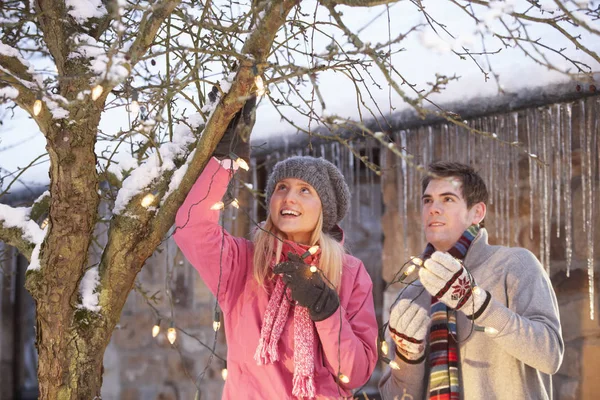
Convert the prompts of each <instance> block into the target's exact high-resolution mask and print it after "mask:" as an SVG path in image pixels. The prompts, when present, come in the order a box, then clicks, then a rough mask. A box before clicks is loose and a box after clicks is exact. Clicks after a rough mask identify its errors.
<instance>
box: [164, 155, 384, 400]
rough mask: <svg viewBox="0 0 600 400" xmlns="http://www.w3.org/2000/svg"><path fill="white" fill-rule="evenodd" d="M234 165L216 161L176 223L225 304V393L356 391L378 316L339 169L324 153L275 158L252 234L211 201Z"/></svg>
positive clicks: (365, 373) (278, 395)
mask: <svg viewBox="0 0 600 400" xmlns="http://www.w3.org/2000/svg"><path fill="white" fill-rule="evenodd" d="M235 169H237V164H236V163H235V162H233V161H231V160H223V161H218V160H217V159H216V158H212V159H211V160H210V161H209V163H208V165H207V166H206V168H205V169H204V171H203V173H202V175H201V176H200V177H199V178H198V180H197V181H196V183H195V184H194V186H193V188H192V190H191V191H190V193H189V195H188V197H187V198H186V200H185V202H184V203H183V205H182V206H181V208H180V209H179V211H178V213H177V219H176V223H177V227H178V228H177V230H176V233H175V240H176V242H177V244H178V245H179V247H180V248H181V250H182V251H183V253H184V254H185V256H186V257H187V259H188V260H189V261H190V262H191V263H192V265H194V267H195V268H196V269H197V270H198V272H199V273H200V275H201V276H202V279H203V280H204V282H205V283H206V284H207V286H208V287H209V288H210V290H211V291H212V292H213V293H214V294H215V296H216V297H217V299H218V301H219V304H220V306H221V309H222V310H223V313H224V321H225V335H226V337H227V344H228V353H227V370H228V376H227V381H226V383H225V388H224V391H223V398H224V399H292V398H319V399H324V398H340V397H346V396H349V395H351V390H352V389H355V388H358V387H360V386H362V385H363V384H364V383H365V382H367V380H368V379H369V377H370V376H371V373H372V371H373V369H374V367H375V364H376V361H377V322H376V319H375V311H374V308H373V297H372V292H371V289H372V282H371V279H370V278H369V275H368V274H367V271H366V269H365V267H364V265H363V264H362V262H361V261H360V260H358V259H356V258H354V257H352V256H350V255H348V254H345V252H344V248H343V245H342V240H343V234H342V232H341V229H340V228H339V227H338V226H337V224H338V223H339V222H340V221H341V220H342V218H343V217H344V215H345V214H346V212H347V210H348V207H349V199H350V192H349V190H348V186H347V185H346V183H345V181H344V178H343V176H342V174H341V173H340V172H339V170H338V169H337V168H336V167H335V166H334V165H333V164H331V163H330V162H328V161H326V160H324V159H320V158H313V157H293V158H289V159H287V160H284V161H281V162H279V163H277V164H276V165H275V167H274V169H273V172H272V174H271V176H270V177H269V180H268V183H267V189H266V197H267V203H268V205H269V213H268V216H267V219H266V222H265V224H264V226H263V227H262V228H260V229H257V230H256V232H255V234H254V238H253V240H252V241H249V240H247V239H244V238H239V237H233V236H231V235H230V234H229V233H227V232H226V231H225V230H223V229H222V228H221V226H220V225H219V210H212V209H211V206H213V205H214V204H215V203H217V202H219V201H220V200H221V198H222V197H223V195H224V193H225V192H226V189H227V186H228V183H229V180H230V179H231V176H232V175H233V173H234V170H235ZM334 236H335V237H338V239H339V241H338V240H336V239H335V238H334ZM316 246H318V247H316ZM309 249H310V252H309ZM315 250H316V251H315ZM311 253H314V254H311ZM311 265H314V266H316V267H317V268H314V267H313V268H312V269H311Z"/></svg>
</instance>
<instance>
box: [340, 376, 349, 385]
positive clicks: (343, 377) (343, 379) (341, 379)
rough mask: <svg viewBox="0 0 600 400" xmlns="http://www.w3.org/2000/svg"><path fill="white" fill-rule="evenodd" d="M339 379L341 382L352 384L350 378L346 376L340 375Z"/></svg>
mask: <svg viewBox="0 0 600 400" xmlns="http://www.w3.org/2000/svg"><path fill="white" fill-rule="evenodd" d="M338 378H339V379H340V382H342V383H350V378H348V377H347V376H346V375H344V374H340V375H339V376H338Z"/></svg>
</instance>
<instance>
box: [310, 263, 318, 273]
mask: <svg viewBox="0 0 600 400" xmlns="http://www.w3.org/2000/svg"><path fill="white" fill-rule="evenodd" d="M310 272H312V273H313V274H314V273H315V272H317V267H316V266H315V265H311V266H310Z"/></svg>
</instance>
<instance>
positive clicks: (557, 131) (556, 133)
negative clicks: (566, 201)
mask: <svg viewBox="0 0 600 400" xmlns="http://www.w3.org/2000/svg"><path fill="white" fill-rule="evenodd" d="M553 115H554V119H553V121H552V125H551V127H552V131H553V135H552V148H553V150H554V156H553V157H552V162H553V164H554V177H556V179H554V184H555V186H554V189H555V190H554V204H555V210H556V212H555V213H554V215H556V237H557V238H560V228H561V225H560V222H561V218H560V211H561V207H560V206H561V204H560V203H561V196H560V194H561V191H562V185H561V177H562V175H563V172H562V157H561V154H562V151H563V149H562V145H561V133H562V126H561V118H560V104H556V105H554V106H553Z"/></svg>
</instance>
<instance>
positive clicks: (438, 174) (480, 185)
mask: <svg viewBox="0 0 600 400" xmlns="http://www.w3.org/2000/svg"><path fill="white" fill-rule="evenodd" d="M427 170H428V172H429V174H428V175H425V177H424V178H423V180H422V181H421V185H422V191H421V194H423V193H425V190H426V189H427V185H429V182H431V181H432V180H433V179H440V178H442V179H443V178H452V177H455V178H458V179H459V180H460V182H461V183H462V188H461V191H462V196H463V198H464V199H465V201H466V202H467V208H468V209H470V208H471V207H473V206H474V205H475V204H477V203H480V202H483V203H485V204H487V202H488V190H487V187H486V185H485V182H484V181H483V178H481V176H480V175H479V174H478V173H477V172H475V170H474V169H473V168H472V167H471V166H469V165H466V164H461V163H458V162H452V161H437V162H434V163H431V164H429V166H428V167H427Z"/></svg>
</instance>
